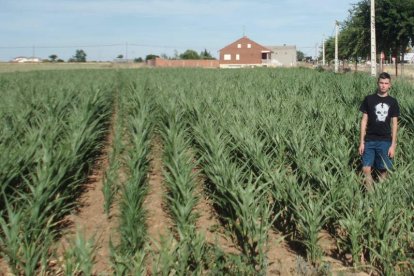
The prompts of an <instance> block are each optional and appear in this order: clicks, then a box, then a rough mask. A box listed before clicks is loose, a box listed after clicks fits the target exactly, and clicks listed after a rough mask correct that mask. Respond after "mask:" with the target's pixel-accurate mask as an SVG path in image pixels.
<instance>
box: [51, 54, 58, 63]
mask: <svg viewBox="0 0 414 276" xmlns="http://www.w3.org/2000/svg"><path fill="white" fill-rule="evenodd" d="M57 57H58V56H57V55H55V54H53V55H50V56H49V58H50V61H51V62H56V59H57Z"/></svg>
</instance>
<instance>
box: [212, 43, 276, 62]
mask: <svg viewBox="0 0 414 276" xmlns="http://www.w3.org/2000/svg"><path fill="white" fill-rule="evenodd" d="M271 52H272V50H270V49H268V48H266V47H264V46H262V45H260V44H258V43H256V42H254V41H253V40H251V39H249V38H248V37H247V36H243V37H242V38H240V39H238V40H236V41H235V42H233V43H231V44H229V45H227V46H226V47H224V48H223V49H221V50H220V68H240V67H255V66H260V67H266V66H268V65H269V64H270V60H271V59H270V57H271V56H270V54H271Z"/></svg>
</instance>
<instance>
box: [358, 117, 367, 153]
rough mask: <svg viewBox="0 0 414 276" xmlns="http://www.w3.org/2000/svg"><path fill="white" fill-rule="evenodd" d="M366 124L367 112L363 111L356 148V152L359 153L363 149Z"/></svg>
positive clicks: (362, 151)
mask: <svg viewBox="0 0 414 276" xmlns="http://www.w3.org/2000/svg"><path fill="white" fill-rule="evenodd" d="M367 124H368V114H367V113H363V114H362V119H361V131H360V138H359V149H358V152H359V154H360V155H362V154H363V153H364V150H365V134H366V133H367Z"/></svg>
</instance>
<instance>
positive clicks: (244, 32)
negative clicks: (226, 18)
mask: <svg viewBox="0 0 414 276" xmlns="http://www.w3.org/2000/svg"><path fill="white" fill-rule="evenodd" d="M243 36H246V26H244V25H243Z"/></svg>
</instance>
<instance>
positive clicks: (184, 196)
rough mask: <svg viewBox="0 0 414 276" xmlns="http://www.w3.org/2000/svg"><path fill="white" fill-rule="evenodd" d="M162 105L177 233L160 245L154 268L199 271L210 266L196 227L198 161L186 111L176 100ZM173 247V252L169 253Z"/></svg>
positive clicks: (167, 174) (171, 206) (166, 162)
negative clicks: (162, 245)
mask: <svg viewBox="0 0 414 276" xmlns="http://www.w3.org/2000/svg"><path fill="white" fill-rule="evenodd" d="M159 108H160V110H161V114H162V116H161V118H160V126H159V128H160V134H161V137H162V143H163V147H164V154H163V167H164V169H163V174H164V179H165V180H164V183H165V185H166V195H165V201H166V203H167V204H166V205H167V206H169V207H168V209H169V213H170V215H171V218H172V221H173V223H174V225H175V228H174V229H175V233H176V235H175V236H176V237H175V239H174V240H175V242H174V243H171V242H170V246H169V247H168V248H161V250H160V252H159V258H158V261H157V262H156V263H155V264H156V266H154V271H153V272H154V273H157V274H162V275H169V274H170V273H171V272H175V273H177V274H178V275H185V274H188V273H190V274H196V275H200V274H201V273H202V272H203V269H204V268H205V267H206V266H207V265H206V262H207V261H206V259H207V258H206V255H207V254H208V253H207V246H206V244H205V241H204V236H203V235H201V234H200V233H198V232H197V229H196V221H197V218H198V214H197V212H196V211H195V207H196V205H197V203H198V201H199V195H197V194H196V192H197V191H196V189H197V182H196V179H197V173H196V172H195V167H196V166H197V162H196V161H195V160H194V156H193V154H192V153H191V151H190V149H191V148H190V141H189V139H188V127H187V124H186V120H185V118H184V117H185V113H184V112H182V110H180V107H179V106H178V104H176V103H175V102H174V100H171V101H169V102H165V101H162V102H161V104H160V106H159ZM171 250H172V251H173V254H168V253H170V251H171ZM166 253H167V254H166ZM168 255H169V258H167V256H168ZM167 260H168V261H167Z"/></svg>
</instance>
